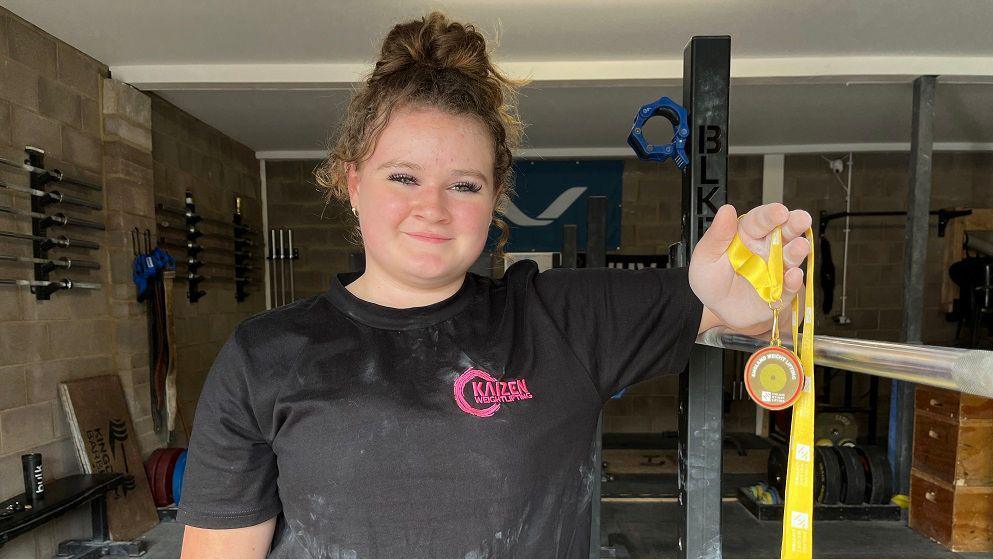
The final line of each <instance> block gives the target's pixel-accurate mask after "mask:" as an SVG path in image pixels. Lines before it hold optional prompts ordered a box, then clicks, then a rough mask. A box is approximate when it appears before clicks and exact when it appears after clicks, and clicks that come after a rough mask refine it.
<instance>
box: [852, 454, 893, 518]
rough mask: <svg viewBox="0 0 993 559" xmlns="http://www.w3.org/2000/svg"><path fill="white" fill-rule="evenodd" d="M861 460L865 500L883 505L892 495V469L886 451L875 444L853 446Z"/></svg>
mask: <svg viewBox="0 0 993 559" xmlns="http://www.w3.org/2000/svg"><path fill="white" fill-rule="evenodd" d="M855 449H856V450H857V451H858V453H859V458H860V459H861V461H862V469H863V471H865V473H866V477H865V502H867V503H869V504H871V505H885V504H887V503H889V502H890V498H891V497H892V496H893V470H891V469H890V461H889V460H888V459H887V458H886V451H884V450H883V449H881V448H879V447H876V446H860V447H855Z"/></svg>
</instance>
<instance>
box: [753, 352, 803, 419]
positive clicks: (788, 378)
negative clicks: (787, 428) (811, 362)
mask: <svg viewBox="0 0 993 559" xmlns="http://www.w3.org/2000/svg"><path fill="white" fill-rule="evenodd" d="M803 381H804V376H803V367H802V366H801V365H800V360H799V359H797V357H796V355H794V354H793V352H792V351H790V350H788V349H785V348H782V347H777V346H770V347H766V348H762V349H760V350H758V351H756V352H755V353H753V354H752V356H751V357H750V358H749V359H748V363H746V364H745V388H746V389H747V390H748V395H749V396H751V397H752V400H753V401H754V402H755V403H756V404H758V405H759V406H761V407H763V408H765V409H767V410H781V409H785V408H788V407H790V406H792V405H793V403H794V402H796V399H797V398H799V397H800V390H801V389H802V388H803Z"/></svg>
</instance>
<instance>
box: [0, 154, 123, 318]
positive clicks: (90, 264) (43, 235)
mask: <svg viewBox="0 0 993 559" xmlns="http://www.w3.org/2000/svg"><path fill="white" fill-rule="evenodd" d="M24 151H25V153H26V154H27V158H26V159H25V160H24V161H22V162H16V161H11V160H8V159H3V158H0V165H5V166H7V167H11V168H14V169H18V170H21V171H26V172H27V173H28V179H29V186H20V185H15V184H9V183H6V182H4V181H0V188H4V189H6V190H9V191H11V192H17V193H20V194H26V195H29V196H31V210H22V209H19V208H14V207H11V206H0V212H2V213H7V214H10V215H16V216H21V217H28V218H30V219H31V233H30V234H28V233H20V232H16V231H0V237H5V238H9V239H18V240H25V241H31V242H32V256H31V257H26V256H17V255H0V260H2V261H7V262H22V263H27V264H33V265H34V278H33V279H30V280H26V279H0V285H12V286H26V287H29V288H30V289H31V292H32V293H34V295H35V297H36V299H37V300H39V301H46V300H48V299H50V298H51V295H52V293H55V292H57V291H63V290H71V289H100V287H101V285H100V284H99V283H95V282H80V281H73V280H71V279H69V278H62V279H59V280H52V279H50V278H49V275H50V274H51V273H52V272H53V271H55V270H58V269H61V270H62V271H68V270H70V269H72V268H85V269H99V268H100V264H99V263H98V262H94V261H91V260H80V259H73V258H69V257H65V256H64V257H62V258H58V259H56V258H53V257H50V256H49V251H50V250H53V249H59V248H70V247H79V248H83V249H90V250H99V249H100V244H99V243H95V242H92V241H85V240H80V239H75V238H71V237H69V236H67V235H51V234H50V233H49V232H48V229H49V228H50V227H67V228H80V229H90V230H97V231H103V230H105V226H104V224H102V223H98V222H96V221H90V220H85V219H81V218H78V217H75V216H69V215H66V214H65V213H63V212H61V211H59V212H56V213H53V214H48V213H46V212H45V210H46V208H48V206H52V205H59V206H60V207H63V206H64V207H75V208H85V209H89V210H102V209H103V206H102V204H100V203H99V202H94V201H91V200H87V199H86V198H81V197H77V196H71V195H67V194H64V193H62V191H61V190H46V188H47V187H48V185H49V183H62V184H65V185H68V186H72V187H76V188H81V189H85V190H91V191H96V192H100V191H102V190H103V189H102V188H101V187H100V186H99V185H96V184H93V183H90V182H86V181H82V180H78V179H74V178H69V177H67V176H65V174H64V173H63V172H62V171H61V170H59V169H46V168H45V151H44V150H42V149H39V148H36V147H33V146H26V147H25V148H24Z"/></svg>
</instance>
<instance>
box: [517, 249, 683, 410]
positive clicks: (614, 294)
mask: <svg viewBox="0 0 993 559" xmlns="http://www.w3.org/2000/svg"><path fill="white" fill-rule="evenodd" d="M535 286H536V291H537V294H538V297H539V299H540V300H541V303H542V306H543V307H544V308H545V309H546V311H547V312H548V313H549V314H550V315H551V317H552V319H553V320H554V321H555V322H556V323H557V324H558V326H559V329H560V330H561V332H562V333H563V335H565V336H566V338H567V341H568V343H569V344H570V346H571V347H572V348H573V349H574V351H575V353H576V355H577V356H578V357H579V359H580V360H581V361H583V362H585V364H586V366H587V368H588V370H589V373H590V375H591V376H592V377H593V382H594V384H596V386H597V388H598V390H599V391H600V397H601V399H602V400H604V401H606V400H607V399H608V398H610V396H611V395H613V394H615V393H616V392H618V391H619V390H621V389H623V388H625V387H628V386H630V385H632V384H635V383H637V382H640V381H643V380H646V379H648V378H651V377H654V376H660V375H665V374H673V373H679V372H680V371H682V370H683V369H684V368H686V365H687V364H688V363H689V357H690V351H691V350H692V348H693V344H694V343H695V342H696V337H697V330H698V329H699V328H700V321H701V319H702V317H703V303H701V302H700V299H699V298H698V297H697V296H696V294H694V293H693V291H692V290H691V289H690V285H689V276H688V269H687V268H646V269H642V270H622V269H613V268H587V269H579V270H573V269H553V270H548V271H546V272H543V273H541V274H538V276H537V277H536V279H535Z"/></svg>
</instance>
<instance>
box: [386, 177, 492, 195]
mask: <svg viewBox="0 0 993 559" xmlns="http://www.w3.org/2000/svg"><path fill="white" fill-rule="evenodd" d="M389 179H390V180H391V181H395V182H399V183H401V184H417V179H416V178H414V177H412V176H410V175H407V174H405V173H393V174H392V175H390V176H389ZM452 186H460V187H463V188H464V189H463V190H459V192H479V191H480V190H481V189H482V188H483V187H482V186H480V185H478V184H476V183H474V182H466V181H463V182H457V183H455V184H453V185H452Z"/></svg>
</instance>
